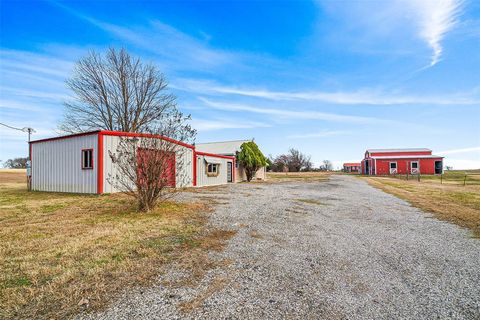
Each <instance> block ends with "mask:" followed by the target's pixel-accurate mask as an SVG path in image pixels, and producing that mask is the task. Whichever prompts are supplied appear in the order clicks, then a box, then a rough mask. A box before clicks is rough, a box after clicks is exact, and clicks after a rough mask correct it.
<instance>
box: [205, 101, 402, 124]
mask: <svg viewBox="0 0 480 320" xmlns="http://www.w3.org/2000/svg"><path fill="white" fill-rule="evenodd" d="M199 99H200V100H201V101H202V102H203V103H205V105H207V106H209V107H211V108H215V109H219V110H225V111H246V112H251V113H258V114H265V115H271V116H276V117H281V118H288V119H303V120H323V121H330V122H342V123H358V124H369V123H395V122H394V121H390V120H383V119H378V118H373V117H362V116H351V115H342V114H336V113H327V112H318V111H305V110H286V109H275V108H268V107H258V106H254V105H247V104H236V103H227V102H218V101H212V100H209V99H206V98H203V97H200V98H199Z"/></svg>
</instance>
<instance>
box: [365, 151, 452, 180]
mask: <svg viewBox="0 0 480 320" xmlns="http://www.w3.org/2000/svg"><path fill="white" fill-rule="evenodd" d="M362 173H363V174H367V175H389V174H407V173H408V174H441V173H443V157H440V156H435V155H432V150H430V149H425V148H411V149H368V150H367V151H365V158H364V159H363V160H362Z"/></svg>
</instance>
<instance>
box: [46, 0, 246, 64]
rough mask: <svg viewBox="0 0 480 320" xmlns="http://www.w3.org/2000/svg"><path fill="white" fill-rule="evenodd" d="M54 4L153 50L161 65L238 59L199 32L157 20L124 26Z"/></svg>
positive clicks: (234, 60) (118, 37)
mask: <svg viewBox="0 0 480 320" xmlns="http://www.w3.org/2000/svg"><path fill="white" fill-rule="evenodd" d="M53 3H54V4H55V5H57V6H58V7H60V8H62V9H64V10H65V11H67V12H69V13H70V14H72V15H74V16H76V17H77V18H79V19H82V20H84V21H86V22H88V23H90V24H92V25H94V26H96V27H98V28H99V29H101V30H103V31H105V32H107V33H109V34H111V35H112V36H114V37H115V38H116V39H119V40H122V41H125V42H126V43H129V44H131V45H134V46H135V47H136V48H137V49H142V50H144V51H146V52H150V53H153V54H154V55H156V56H157V57H161V58H162V60H163V68H164V69H166V68H169V69H196V70H197V71H199V70H203V71H206V70H209V69H211V68H214V67H217V66H223V65H229V64H232V63H236V62H238V61H237V60H238V59H239V58H240V56H241V55H240V54H237V53H232V52H229V51H226V50H221V49H217V48H213V47H212V46H210V45H209V44H208V40H209V37H205V34H204V33H200V34H199V37H198V38H196V37H194V36H192V35H189V34H186V33H184V32H182V31H180V30H178V29H176V28H174V27H172V26H170V25H167V24H165V23H163V22H161V21H159V20H150V21H149V22H148V23H147V24H146V25H145V26H134V25H130V26H128V27H125V26H121V25H117V24H114V23H110V22H106V21H102V20H99V19H96V18H93V17H91V16H89V15H87V14H84V13H82V12H79V11H77V10H74V9H72V8H71V7H69V6H66V5H64V4H61V3H57V2H53Z"/></svg>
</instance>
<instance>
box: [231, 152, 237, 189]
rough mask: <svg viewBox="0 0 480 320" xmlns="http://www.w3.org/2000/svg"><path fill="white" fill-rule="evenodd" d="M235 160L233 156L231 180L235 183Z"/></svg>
mask: <svg viewBox="0 0 480 320" xmlns="http://www.w3.org/2000/svg"><path fill="white" fill-rule="evenodd" d="M236 161H237V157H234V158H233V168H232V175H233V177H232V182H233V183H235V168H236V164H235V162H236Z"/></svg>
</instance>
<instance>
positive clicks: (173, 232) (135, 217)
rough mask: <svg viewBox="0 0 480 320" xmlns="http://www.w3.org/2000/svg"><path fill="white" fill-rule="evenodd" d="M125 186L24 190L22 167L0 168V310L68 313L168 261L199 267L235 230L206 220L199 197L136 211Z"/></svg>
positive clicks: (145, 279)
mask: <svg viewBox="0 0 480 320" xmlns="http://www.w3.org/2000/svg"><path fill="white" fill-rule="evenodd" d="M134 210H135V204H134V202H133V201H132V199H130V198H128V197H127V196H125V195H122V194H114V195H102V196H98V195H76V194H62V193H45V192H28V191H27V190H26V186H25V173H24V171H18V170H17V171H15V170H13V171H12V170H0V243H1V246H0V269H1V270H2V272H1V273H0V318H3V319H5V318H25V319H26V318H30V319H32V318H44V319H53V318H55V319H56V318H65V317H70V316H72V315H74V314H75V313H77V312H79V311H81V310H83V309H85V308H88V310H91V309H95V308H99V307H102V306H103V305H105V303H106V302H108V300H109V299H110V298H111V297H112V296H113V295H114V294H115V293H117V292H119V291H120V290H123V289H125V288H128V287H129V286H137V285H145V284H148V283H149V282H150V281H152V280H153V279H155V278H156V276H157V275H158V274H159V273H160V272H161V267H162V266H164V265H165V263H167V262H171V261H176V262H179V263H184V264H185V267H187V269H188V267H189V266H190V267H191V268H195V273H196V274H197V275H199V274H202V268H203V269H204V268H207V266H208V265H209V262H208V261H207V258H206V252H207V251H208V250H211V249H214V250H220V249H221V248H222V246H223V243H224V242H225V240H226V239H227V238H229V237H231V236H232V232H229V231H222V230H213V231H209V232H207V231H206V230H205V228H204V224H205V221H206V213H207V212H208V208H207V207H206V205H205V204H202V203H188V204H180V203H175V202H167V203H164V204H162V205H161V206H159V207H158V208H157V209H156V210H155V211H153V212H151V213H148V214H140V213H136V212H134Z"/></svg>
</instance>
